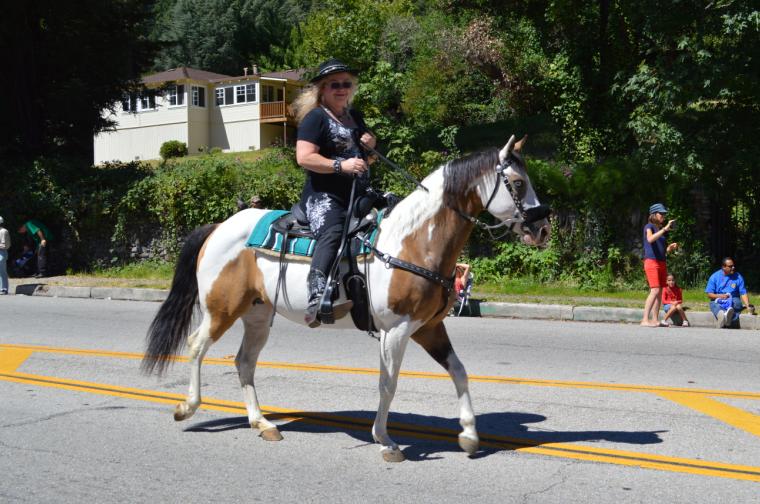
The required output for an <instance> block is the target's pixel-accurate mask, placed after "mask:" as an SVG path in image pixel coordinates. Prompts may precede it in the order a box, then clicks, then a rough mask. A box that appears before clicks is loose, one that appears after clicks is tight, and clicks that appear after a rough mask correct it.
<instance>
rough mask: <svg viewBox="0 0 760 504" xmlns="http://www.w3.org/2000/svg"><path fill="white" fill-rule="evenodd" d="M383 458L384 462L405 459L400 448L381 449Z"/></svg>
mask: <svg viewBox="0 0 760 504" xmlns="http://www.w3.org/2000/svg"><path fill="white" fill-rule="evenodd" d="M382 453H383V460H385V461H386V462H403V461H404V460H406V457H404V454H403V452H402V451H401V450H399V449H398V448H396V449H395V450H383V452H382Z"/></svg>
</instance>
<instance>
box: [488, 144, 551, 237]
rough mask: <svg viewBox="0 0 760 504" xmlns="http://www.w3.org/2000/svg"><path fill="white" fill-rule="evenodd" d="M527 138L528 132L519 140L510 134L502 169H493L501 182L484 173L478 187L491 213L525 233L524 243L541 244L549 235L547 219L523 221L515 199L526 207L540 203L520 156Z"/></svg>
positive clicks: (500, 155) (500, 159) (503, 154)
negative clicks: (504, 179) (509, 185)
mask: <svg viewBox="0 0 760 504" xmlns="http://www.w3.org/2000/svg"><path fill="white" fill-rule="evenodd" d="M526 139H527V135H526V136H525V137H523V138H522V139H521V140H519V141H516V138H515V136H514V135H512V136H511V137H510V139H509V141H508V142H507V144H506V145H505V146H504V148H503V149H501V150H500V151H499V163H500V166H501V167H502V172H501V173H499V172H495V173H494V176H495V177H498V183H497V182H496V180H494V178H493V177H485V178H484V180H483V181H482V182H481V184H480V186H479V188H478V189H479V193H480V196H481V199H482V201H483V205H484V206H485V205H487V207H488V208H487V210H488V212H489V213H490V214H491V215H493V216H494V217H496V218H497V219H499V220H500V221H502V222H506V223H508V224H509V225H510V226H511V229H512V231H513V232H515V233H517V234H519V235H521V236H522V240H523V242H524V243H526V244H528V245H537V246H542V245H545V244H546V242H547V241H548V239H549V229H550V226H549V222H548V220H547V219H545V218H544V219H541V220H539V221H537V222H533V223H524V213H521V212H520V210H519V208H518V204H517V202H516V201H515V199H518V200H519V201H520V204H522V207H523V210H524V211H525V210H529V209H531V208H535V207H538V206H540V205H541V203H540V202H539V200H538V196H537V195H536V192H535V191H534V189H533V185H532V184H531V182H530V178H529V177H528V172H527V170H526V169H525V164H524V162H523V160H522V157H521V156H520V151H521V150H522V148H523V146H524V145H525V141H526ZM504 177H506V179H507V180H508V181H509V183H510V184H511V186H512V188H513V191H514V193H515V194H514V196H513V194H512V193H510V191H509V189H507V185H506V184H505V183H504V182H503V178H504ZM494 186H496V187H497V190H496V194H494V196H493V198H492V199H491V201H490V203H489V202H488V199H489V198H491V194H492V192H493V187H494ZM515 197H516V198H515Z"/></svg>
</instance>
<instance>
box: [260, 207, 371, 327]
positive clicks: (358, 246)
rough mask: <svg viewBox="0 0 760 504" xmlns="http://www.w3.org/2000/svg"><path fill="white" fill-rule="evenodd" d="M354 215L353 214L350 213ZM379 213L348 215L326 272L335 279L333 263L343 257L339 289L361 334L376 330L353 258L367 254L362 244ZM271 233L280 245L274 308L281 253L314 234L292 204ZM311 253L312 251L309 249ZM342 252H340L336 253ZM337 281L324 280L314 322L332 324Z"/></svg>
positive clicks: (303, 214)
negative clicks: (345, 269) (342, 238)
mask: <svg viewBox="0 0 760 504" xmlns="http://www.w3.org/2000/svg"><path fill="white" fill-rule="evenodd" d="M354 213H356V212H354ZM382 217H383V214H382V212H378V211H377V210H376V209H374V208H370V209H369V212H368V213H367V214H366V215H363V216H361V217H357V216H355V215H352V216H351V217H350V221H349V223H348V231H347V233H346V239H345V242H344V243H343V244H341V246H340V248H339V253H338V255H337V256H336V257H335V258H334V259H333V265H332V268H331V269H330V271H331V272H335V273H336V274H335V276H336V277H337V276H338V275H337V272H338V268H337V264H338V263H339V262H340V261H341V259H343V258H345V259H346V261H347V263H348V272H347V273H346V274H345V275H343V288H344V289H345V292H346V297H347V298H348V299H349V300H350V301H351V302H352V303H351V307H350V313H351V319H352V320H353V322H354V325H356V327H357V328H358V329H360V330H363V331H376V330H377V329H376V328H375V324H374V322H373V321H372V315H371V313H370V306H369V295H368V292H367V282H366V279H365V277H364V274H363V273H362V272H361V271H360V270H359V266H358V263H357V257H359V256H364V255H368V254H371V251H370V250H368V249H367V248H366V247H365V245H364V242H365V240H366V239H367V238H368V237H369V236H371V235H374V234H376V231H377V227H378V225H379V222H380V220H381V219H382ZM271 227H272V230H273V231H275V232H276V233H279V234H281V235H282V237H283V238H282V245H281V247H280V278H279V279H278V281H277V292H276V293H275V305H276V303H277V297H278V295H279V290H280V286H281V282H282V271H283V264H284V260H285V253H286V251H287V250H288V249H289V243H290V241H291V240H298V239H304V238H305V239H309V240H314V235H313V234H312V232H311V229H310V228H309V222H308V219H307V218H306V213H305V212H304V210H303V207H302V206H301V205H300V203H296V204H295V205H293V207H292V208H291V209H290V212H289V213H286V214H284V215H282V216H281V217H279V218H277V219H276V220H275V221H273V222H272V225H271ZM312 250H313V249H312ZM340 251H342V253H341V252H340ZM339 284H340V282H339V278H333V275H330V276H329V277H328V279H327V286H326V288H325V292H324V294H323V297H322V301H321V303H320V307H319V312H318V315H317V317H318V319H319V320H320V322H321V323H323V324H334V323H335V319H336V313H334V312H333V301H335V300H336V299H337V298H338V297H339V296H340V292H339V290H338V288H339ZM337 315H338V316H337V318H342V317H343V316H344V315H345V312H344V313H342V314H337Z"/></svg>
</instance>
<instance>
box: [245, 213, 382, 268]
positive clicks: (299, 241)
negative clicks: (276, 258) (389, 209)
mask: <svg viewBox="0 0 760 504" xmlns="http://www.w3.org/2000/svg"><path fill="white" fill-rule="evenodd" d="M287 213H288V210H270V211H268V212H267V213H266V214H264V216H263V217H261V219H259V222H257V223H256V227H254V228H253V231H252V232H251V236H249V237H248V241H246V243H245V246H246V247H252V248H257V249H266V250H271V251H273V252H280V251H282V242H283V240H284V236H283V234H282V233H279V232H277V231H275V230H274V229H273V228H272V224H273V223H274V221H276V220H277V219H279V218H280V217H282V216H283V215H285V214H287ZM382 218H383V212H380V213H379V214H378V216H377V225H376V226H375V227H374V228H372V231H371V233H370V235H369V242H370V243H372V244H374V243H375V240H377V234H378V229H379V226H380V221H381V220H382ZM315 244H316V241H315V240H314V239H313V238H307V237H303V236H298V237H296V236H291V237H289V238H288V243H287V245H286V248H285V253H286V254H292V255H297V256H302V257H311V256H312V255H313V254H314V246H315ZM371 252H372V251H371V250H370V249H369V248H368V247H367V246H366V245H364V244H362V246H361V248H360V249H359V250H358V254H361V255H366V254H369V253H371ZM358 254H355V255H358Z"/></svg>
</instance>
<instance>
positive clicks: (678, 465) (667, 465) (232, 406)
mask: <svg viewBox="0 0 760 504" xmlns="http://www.w3.org/2000/svg"><path fill="white" fill-rule="evenodd" d="M0 380H4V381H8V382H15V383H24V384H31V385H37V386H43V387H53V388H60V389H65V390H74V391H78V392H86V393H93V394H100V395H109V396H116V397H122V398H127V399H134V400H141V401H149V402H156V403H167V404H168V403H174V402H176V401H178V400H180V401H181V400H183V399H184V396H182V395H180V394H172V393H167V392H159V391H154V390H143V389H137V388H128V387H119V386H116V385H107V384H100V383H93V382H85V381H78V380H68V379H63V378H56V377H49V376H40V375H33V374H28V373H14V372H0ZM201 408H203V409H207V410H215V411H223V412H226V413H233V414H245V406H244V405H243V404H242V403H239V402H233V401H226V400H221V399H213V398H206V399H204V401H203V404H202V406H201ZM262 410H263V411H264V412H265V413H267V416H268V417H269V418H270V419H287V420H292V421H303V422H307V423H311V424H317V425H324V426H331V427H338V428H340V429H343V430H360V431H369V430H370V429H371V425H372V420H369V419H365V418H352V417H348V416H342V415H335V414H331V413H322V412H305V411H299V410H293V409H285V408H278V407H274V406H263V407H262ZM388 427H389V431H390V432H391V433H392V434H394V435H396V436H403V437H411V438H417V439H429V440H436V441H445V442H451V443H456V440H457V434H458V432H457V431H455V430H452V429H445V428H433V427H426V426H422V425H415V424H409V423H402V422H390V423H389V425H388ZM481 445H482V446H483V447H487V448H494V449H499V450H516V451H520V452H526V453H532V454H538V455H547V456H552V457H561V458H571V459H576V460H585V461H590V462H602V463H609V464H616V465H625V466H635V467H643V468H648V469H657V470H662V471H670V472H680V473H689V474H697V475H703V476H716V477H721V478H730V479H737V480H747V481H756V482H760V467H754V466H745V465H737V464H724V463H721V462H710V461H704V460H694V459H687V458H680V457H666V456H661V455H652V454H647V453H637V452H628V451H622V450H612V449H604V448H593V447H587V446H581V445H573V444H567V443H546V444H540V443H539V442H538V441H535V440H531V439H521V438H514V437H509V436H500V435H493V434H487V433H481Z"/></svg>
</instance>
